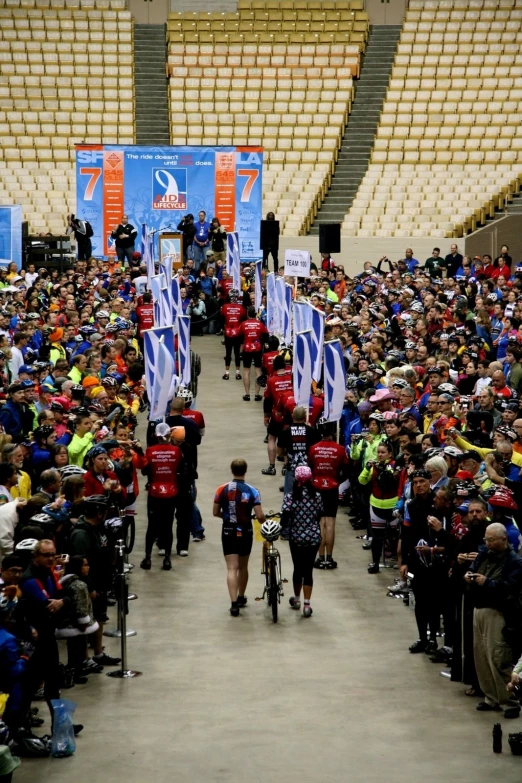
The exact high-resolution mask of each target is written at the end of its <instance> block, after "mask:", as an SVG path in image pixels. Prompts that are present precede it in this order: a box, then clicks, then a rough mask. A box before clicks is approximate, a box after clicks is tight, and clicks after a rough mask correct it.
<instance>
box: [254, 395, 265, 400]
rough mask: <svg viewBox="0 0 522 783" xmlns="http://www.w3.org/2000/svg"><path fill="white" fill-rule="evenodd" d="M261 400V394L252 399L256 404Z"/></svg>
mask: <svg viewBox="0 0 522 783" xmlns="http://www.w3.org/2000/svg"><path fill="white" fill-rule="evenodd" d="M262 399H263V395H262V394H256V396H255V397H254V400H255V401H256V402H261V400H262Z"/></svg>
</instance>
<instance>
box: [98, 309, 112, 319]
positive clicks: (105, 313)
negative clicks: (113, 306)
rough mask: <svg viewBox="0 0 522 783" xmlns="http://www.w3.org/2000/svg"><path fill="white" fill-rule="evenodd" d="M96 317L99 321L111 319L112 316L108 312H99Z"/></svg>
mask: <svg viewBox="0 0 522 783" xmlns="http://www.w3.org/2000/svg"><path fill="white" fill-rule="evenodd" d="M96 317H97V318H98V319H100V318H110V317H111V314H110V313H108V312H107V310H98V312H97V313H96Z"/></svg>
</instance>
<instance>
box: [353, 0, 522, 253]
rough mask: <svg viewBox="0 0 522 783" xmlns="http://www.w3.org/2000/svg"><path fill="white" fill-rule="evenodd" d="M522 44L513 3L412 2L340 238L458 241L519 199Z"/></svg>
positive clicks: (519, 11)
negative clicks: (371, 145) (366, 160)
mask: <svg viewBox="0 0 522 783" xmlns="http://www.w3.org/2000/svg"><path fill="white" fill-rule="evenodd" d="M521 44H522V7H520V4H519V3H515V2H514V0H411V2H410V4H409V10H408V12H407V15H406V20H405V23H404V27H403V31H402V35H401V39H400V43H399V46H398V50H397V55H396V58H395V65H394V69H393V72H392V76H391V79H390V85H389V89H388V94H387V98H386V102H385V105H384V107H383V112H382V116H381V121H380V125H379V128H378V131H377V137H376V140H375V146H374V150H373V154H372V161H371V164H370V166H369V169H368V172H367V174H366V176H365V178H364V180H363V182H362V183H361V186H360V188H359V191H358V193H357V195H356V198H355V199H354V202H353V205H352V207H351V209H350V211H349V213H348V214H347V215H346V218H345V220H344V223H343V227H342V233H343V234H344V235H347V236H436V237H437V236H439V237H459V236H462V235H463V234H465V233H467V232H468V231H470V230H474V229H475V228H476V226H477V225H480V224H482V223H484V222H485V220H486V217H487V216H488V215H489V216H492V215H493V214H494V211H495V209H496V208H498V207H502V206H503V204H504V202H505V201H506V199H507V200H509V199H510V198H511V194H512V193H513V192H518V190H519V188H520V182H521V180H522V124H521V123H520V111H521V109H522V54H521Z"/></svg>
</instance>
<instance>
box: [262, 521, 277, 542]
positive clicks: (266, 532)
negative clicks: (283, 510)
mask: <svg viewBox="0 0 522 783" xmlns="http://www.w3.org/2000/svg"><path fill="white" fill-rule="evenodd" d="M280 534H281V524H280V523H279V522H278V521H277V520H276V519H265V521H264V522H263V524H262V525H261V535H262V536H263V538H264V539H266V540H267V541H276V540H277V539H278V538H279V536H280Z"/></svg>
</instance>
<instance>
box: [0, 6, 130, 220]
mask: <svg viewBox="0 0 522 783" xmlns="http://www.w3.org/2000/svg"><path fill="white" fill-rule="evenodd" d="M81 142H83V143H87V144H99V143H102V142H103V143H106V144H132V143H134V85H133V25H132V20H131V16H130V13H129V12H128V11H127V10H126V9H125V0H67V4H65V1H64V0H0V204H11V203H13V202H14V203H17V204H22V206H23V210H24V219H26V220H28V221H29V229H30V231H32V232H38V231H43V230H50V231H51V232H55V233H61V232H63V230H64V228H65V216H66V214H67V212H68V210H69V208H70V207H71V206H72V205H73V204H74V193H75V173H74V167H73V161H74V147H75V144H77V143H81Z"/></svg>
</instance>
